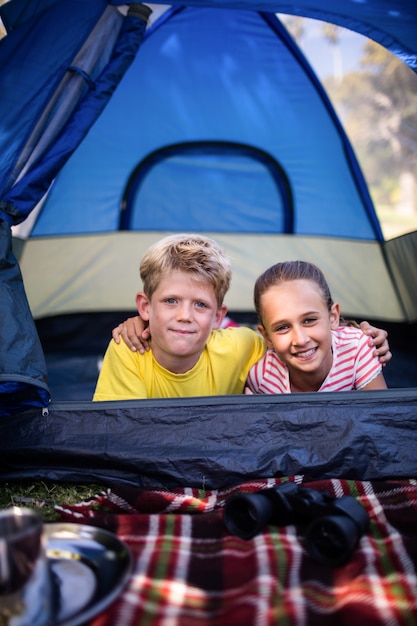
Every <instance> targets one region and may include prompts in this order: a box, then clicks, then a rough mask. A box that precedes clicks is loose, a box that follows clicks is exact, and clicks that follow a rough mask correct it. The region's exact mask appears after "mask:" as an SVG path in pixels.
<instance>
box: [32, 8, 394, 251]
mask: <svg viewBox="0 0 417 626" xmlns="http://www.w3.org/2000/svg"><path fill="white" fill-rule="evenodd" d="M202 60H203V61H202ZM212 68H215V71H213V69H212ZM312 119H314V122H313V123H312V121H311V120H312ZM219 139H223V141H224V142H225V146H226V145H231V144H237V143H239V144H242V145H243V146H246V151H247V152H246V155H245V156H246V158H247V161H245V162H238V161H237V158H238V157H237V155H234V156H233V157H232V156H231V155H230V153H229V154H228V155H226V154H225V148H224V149H223V151H222V153H220V152H218V153H217V155H216V157H215V160H216V169H215V171H213V167H208V158H209V156H208V155H207V150H206V149H205V158H203V155H200V160H199V161H197V159H196V158H195V152H194V155H193V156H194V158H193V159H189V160H188V159H187V158H186V156H187V155H185V154H184V152H181V153H180V147H182V145H183V144H182V142H183V141H185V142H187V141H188V142H193V145H194V148H195V150H196V149H197V146H198V145H200V147H201V149H202V150H203V147H204V145H205V144H206V143H207V144H210V145H211V146H212V145H213V142H216V141H218V140H219ZM178 144H179V145H178ZM101 146H106V147H107V149H106V150H104V149H102V148H101ZM120 146H123V149H122V150H120V149H119V147H120ZM242 149H243V148H242ZM250 149H253V150H259V149H262V150H264V152H266V153H267V154H268V155H269V157H270V158H271V159H274V160H275V161H276V162H277V163H279V164H281V167H282V168H284V175H285V176H286V177H287V178H288V179H290V180H291V184H292V190H291V194H292V200H293V203H294V217H293V218H291V222H292V227H291V232H293V233H296V234H307V235H325V236H336V237H337V236H344V237H353V238H354V239H357V238H362V239H371V240H374V239H377V240H382V233H381V229H380V226H379V223H378V220H377V217H376V214H375V210H374V207H373V205H372V202H371V199H370V197H369V193H368V190H367V186H366V184H365V181H364V179H363V175H362V173H361V171H360V169H359V166H358V164H357V161H356V158H355V156H354V154H353V151H352V148H351V146H350V144H349V141H348V140H347V138H346V135H345V133H344V131H343V128H342V126H341V124H340V122H339V120H338V118H337V116H336V115H335V113H334V110H333V107H332V106H331V104H330V102H329V100H328V98H327V96H326V94H325V92H324V90H323V89H322V88H321V86H320V84H319V82H318V80H317V78H316V76H315V74H314V73H313V71H312V69H311V68H310V66H309V64H308V63H307V61H306V60H305V58H304V56H303V55H302V54H301V52H300V50H299V48H298V47H297V46H296V45H295V43H294V42H293V40H292V39H290V37H289V36H288V32H287V31H286V29H285V28H283V26H282V25H281V23H280V21H279V20H278V19H277V18H276V17H275V16H274V15H272V14H267V15H265V14H262V13H258V12H255V11H251V12H246V11H235V10H231V9H229V10H227V9H212V8H194V7H188V8H184V7H183V8H182V9H181V10H178V9H177V10H174V11H171V13H170V14H169V16H168V17H167V18H165V19H164V23H163V24H162V25H161V26H160V27H158V24H157V23H156V24H155V27H154V28H153V29H152V28H151V29H149V31H147V33H146V34H145V37H144V41H143V45H142V46H141V49H140V52H139V53H138V55H137V57H136V59H135V62H134V63H133V64H132V66H131V67H130V68H129V71H128V72H126V75H125V76H124V78H123V80H122V81H121V83H120V85H119V89H118V90H117V91H116V93H115V94H114V97H113V98H112V100H111V102H110V103H109V105H108V107H107V108H106V110H105V111H104V112H103V114H102V115H101V116H100V118H99V119H98V120H97V122H96V124H95V125H94V127H93V128H92V129H91V131H90V133H89V135H88V137H87V138H86V140H85V141H84V142H83V143H82V145H80V147H79V149H78V150H77V152H76V153H75V154H74V155H73V157H72V158H71V159H70V160H69V162H68V163H67V165H66V167H65V168H64V169H63V170H62V171H61V172H60V175H59V179H57V181H56V183H55V185H54V187H53V188H52V189H51V192H50V194H49V195H48V198H47V200H46V202H45V203H44V205H43V207H42V212H41V213H40V215H39V217H38V218H37V221H36V224H35V226H34V229H33V231H32V233H31V236H33V237H42V236H48V235H66V234H76V233H83V234H87V233H100V232H113V231H114V230H117V228H118V225H119V220H120V211H121V210H123V211H126V210H127V211H129V212H130V213H131V220H130V224H131V227H133V228H132V229H133V230H158V229H159V228H160V225H161V224H163V227H164V229H166V230H170V228H172V227H174V229H175V230H190V229H193V230H198V231H203V232H208V231H210V230H217V231H219V232H233V231H234V232H248V231H249V230H250V228H249V227H248V226H247V222H248V216H249V220H250V223H251V226H250V227H251V228H254V229H255V232H264V233H268V232H275V233H276V232H288V228H287V224H288V220H287V222H286V221H285V219H283V220H280V219H277V216H276V214H275V206H276V205H279V204H280V202H281V201H280V199H279V198H278V199H277V197H276V193H275V192H274V190H273V185H272V182H271V181H269V180H268V179H267V177H266V176H265V175H264V174H263V172H262V171H261V170H260V169H259V167H258V168H257V165H258V164H257V163H255V162H254V159H253V158H250V154H249V152H250ZM158 150H160V151H161V152H162V151H163V152H164V154H165V155H167V154H170V159H169V160H167V159H166V160H164V161H161V160H159V161H155V162H154V163H153V164H152V165H153V167H152V168H150V166H149V160H148V159H149V155H152V154H154V153H155V152H156V151H158ZM176 151H177V153H178V154H177V156H175V152H176ZM116 155H117V156H116ZM142 159H147V160H146V177H144V178H143V180H142V182H141V185H140V188H139V189H138V191H137V194H136V195H135V197H133V198H132V199H131V203H130V205H129V206H124V205H123V206H122V205H121V199H120V195H121V193H122V194H123V193H124V189H125V185H126V176H130V177H131V176H132V175H133V172H134V171H135V170H136V171H137V170H138V164H139V163H140V161H141V160H142ZM138 173H139V172H138ZM74 180H77V181H78V183H77V185H74V184H73V181H74ZM317 181H322V183H321V186H320V193H318V192H317ZM220 189H221V192H220ZM98 190H99V192H98ZM217 190H219V192H218V193H217ZM62 198H65V205H66V209H67V211H68V212H69V215H66V216H65V219H64V218H63V215H62V211H60V207H61V202H62ZM231 199H233V201H232V202H231ZM86 206H88V207H89V210H88V214H87V215H86V214H85V207H86ZM231 206H233V218H234V219H232V217H228V216H229V215H230V214H231ZM253 206H256V207H257V215H256V219H254V215H253V210H252V207H253ZM283 212H285V207H284V210H283ZM268 213H269V214H270V217H269V218H268V217H267V215H268ZM346 214H349V220H346V219H345V215H346ZM258 218H259V222H258ZM213 225H216V228H213ZM252 232H253V231H252Z"/></svg>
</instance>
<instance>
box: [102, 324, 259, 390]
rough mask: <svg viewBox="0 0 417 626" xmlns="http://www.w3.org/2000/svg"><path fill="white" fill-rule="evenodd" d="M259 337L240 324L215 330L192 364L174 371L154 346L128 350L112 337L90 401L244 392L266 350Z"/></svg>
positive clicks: (122, 343)
mask: <svg viewBox="0 0 417 626" xmlns="http://www.w3.org/2000/svg"><path fill="white" fill-rule="evenodd" d="M265 349H266V347H265V343H264V340H263V339H262V337H261V336H260V335H258V334H257V333H256V332H255V331H253V330H251V329H250V328H246V327H244V326H241V327H238V328H226V329H220V330H213V331H212V332H211V334H210V336H209V338H208V341H207V344H206V347H205V349H204V350H203V352H202V354H201V356H200V358H199V360H198V362H197V363H196V365H195V366H194V367H193V368H192V369H191V370H189V371H188V372H186V373H185V374H174V373H173V372H170V371H168V370H166V369H165V368H163V367H162V366H161V365H159V363H158V362H157V361H156V360H155V358H154V356H153V353H152V350H150V351H149V352H145V354H140V353H139V352H132V351H131V350H130V349H129V348H128V347H127V346H126V344H125V343H124V342H123V340H121V342H120V344H116V343H115V342H114V341H113V340H112V341H110V343H109V346H108V348H107V351H106V354H105V355H104V361H103V366H102V368H101V372H100V375H99V378H98V381H97V386H96V390H95V393H94V398H93V400H132V399H134V398H173V397H186V396H214V395H226V394H238V393H243V389H244V385H245V381H246V378H247V375H248V372H249V370H250V368H251V367H252V365H254V364H255V363H256V362H257V361H259V359H260V358H261V357H262V356H263V355H264V353H265Z"/></svg>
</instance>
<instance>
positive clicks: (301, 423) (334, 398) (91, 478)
mask: <svg viewBox="0 0 417 626" xmlns="http://www.w3.org/2000/svg"><path fill="white" fill-rule="evenodd" d="M416 429H417V389H389V390H387V391H362V392H360V391H357V392H341V393H326V394H324V393H323V394H320V393H316V394H291V395H286V396H215V397H204V398H186V399H164V400H134V401H133V400H132V401H124V402H100V403H93V402H80V403H72V402H62V403H60V402H56V403H55V402H53V403H52V404H51V405H50V407H49V409H48V410H47V411H46V410H44V411H34V410H33V411H28V412H26V413H22V414H20V415H16V416H14V417H12V418H5V419H2V420H1V421H0V479H1V480H3V481H6V480H24V479H31V480H38V479H45V480H52V481H58V482H59V481H62V482H78V483H89V482H90V483H93V482H102V483H106V484H112V483H126V484H131V485H139V486H144V487H148V488H151V487H152V488H174V487H176V486H182V487H184V486H189V487H197V488H200V489H216V488H223V487H227V486H232V485H235V484H238V483H241V482H244V481H247V480H251V479H254V478H264V477H280V476H292V475H300V474H302V475H304V476H305V477H306V478H309V479H312V480H314V479H323V478H345V479H352V480H377V479H388V478H393V477H396V478H401V477H403V478H410V477H417V438H416V436H415V433H416Z"/></svg>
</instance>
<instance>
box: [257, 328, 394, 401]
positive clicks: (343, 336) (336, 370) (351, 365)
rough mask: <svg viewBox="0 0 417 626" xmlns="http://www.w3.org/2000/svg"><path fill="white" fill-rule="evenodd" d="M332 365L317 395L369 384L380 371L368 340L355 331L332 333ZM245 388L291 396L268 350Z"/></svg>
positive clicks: (279, 365)
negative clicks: (320, 392) (321, 392)
mask: <svg viewBox="0 0 417 626" xmlns="http://www.w3.org/2000/svg"><path fill="white" fill-rule="evenodd" d="M331 332H332V350H333V364H332V367H331V369H330V372H329V373H328V375H327V377H326V379H325V380H324V381H323V384H322V385H321V387H320V389H319V390H318V391H349V390H352V389H361V388H362V387H365V385H367V384H369V383H370V382H371V381H372V380H373V379H374V378H376V376H378V374H379V373H380V372H381V370H382V366H381V364H380V362H379V360H378V358H377V357H374V356H372V352H373V348H372V347H370V346H368V339H369V338H368V337H367V335H365V334H364V333H363V332H362V331H361V330H360V329H359V328H355V327H353V326H341V327H340V328H338V329H337V330H332V331H331ZM246 384H247V386H248V387H249V389H250V390H251V391H252V392H253V393H259V394H261V393H263V394H277V393H291V386H290V376H289V371H288V368H287V366H286V365H285V364H284V363H283V362H282V361H281V360H280V358H279V357H278V356H277V354H276V353H275V352H274V351H273V350H268V351H267V352H266V353H265V355H264V356H263V357H262V359H261V360H260V361H258V362H257V363H256V364H255V365H254V366H253V367H252V369H251V370H250V372H249V375H248V379H247V381H246Z"/></svg>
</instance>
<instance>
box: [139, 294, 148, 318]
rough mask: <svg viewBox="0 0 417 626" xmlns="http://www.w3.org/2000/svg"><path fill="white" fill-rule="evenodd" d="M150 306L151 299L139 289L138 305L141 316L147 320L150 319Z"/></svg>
mask: <svg viewBox="0 0 417 626" xmlns="http://www.w3.org/2000/svg"><path fill="white" fill-rule="evenodd" d="M149 306H150V300H149V298H148V296H147V295H146V294H145V293H144V292H143V291H139V293H137V294H136V307H137V309H138V313H139V317H141V318H142V319H143V320H145V321H148V320H149Z"/></svg>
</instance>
